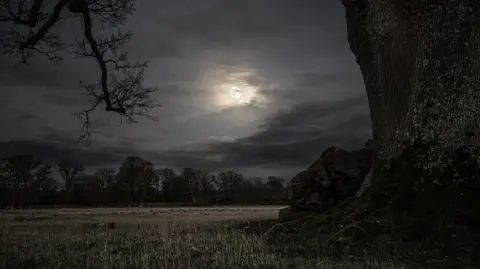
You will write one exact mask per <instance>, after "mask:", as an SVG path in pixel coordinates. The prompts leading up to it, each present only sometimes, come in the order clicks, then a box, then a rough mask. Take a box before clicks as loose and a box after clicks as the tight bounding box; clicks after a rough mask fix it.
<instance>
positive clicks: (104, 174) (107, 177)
mask: <svg viewBox="0 0 480 269" xmlns="http://www.w3.org/2000/svg"><path fill="white" fill-rule="evenodd" d="M95 175H97V176H98V177H99V178H100V180H101V182H102V188H106V187H107V186H108V185H110V184H112V183H113V181H114V180H115V170H114V169H113V168H98V169H97V171H96V172H95Z"/></svg>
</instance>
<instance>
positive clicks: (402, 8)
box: [342, 0, 480, 233]
mask: <svg viewBox="0 0 480 269" xmlns="http://www.w3.org/2000/svg"><path fill="white" fill-rule="evenodd" d="M342 2H343V4H344V6H345V11H346V19H347V29H348V41H349V43H350V47H351V50H352V51H353V53H354V54H355V56H356V59H357V63H358V65H359V66H360V69H361V72H362V74H363V77H364V82H365V87H366V91H367V95H368V100H369V106H370V115H371V118H372V122H373V135H374V139H375V141H376V142H377V145H378V150H377V152H376V154H375V156H376V160H375V162H374V164H375V167H374V170H373V178H372V187H371V190H370V192H369V194H370V195H371V196H370V197H369V199H370V200H369V201H374V200H375V199H377V205H379V204H380V203H379V201H382V203H383V207H388V209H389V210H390V211H389V212H390V213H389V214H391V213H392V211H395V210H397V211H399V210H400V209H398V208H401V207H403V208H402V209H403V213H402V214H404V215H402V216H405V214H408V215H409V217H408V218H410V219H411V218H413V217H412V214H414V213H413V212H415V214H416V215H415V216H422V217H424V216H426V214H431V213H432V212H437V213H438V214H437V215H438V216H437V217H439V216H440V218H442V219H441V222H440V223H442V224H443V223H446V224H454V225H457V224H461V225H467V226H469V228H471V229H475V230H476V232H479V233H480V228H479V227H480V217H479V216H480V212H479V208H478V206H474V204H476V205H478V204H479V203H480V195H479V192H480V179H479V176H480V170H479V169H478V167H479V166H478V163H479V156H480V155H479V148H480V147H479V141H480V140H479V138H480V133H479V131H480V129H479V127H480V125H479V123H480V89H479V88H480V80H479V79H480V77H479V75H480V1H478V0H437V1H434V0H343V1H342ZM385 171H386V172H385ZM367 178H368V179H370V177H367ZM395 180H396V182H395V183H394V185H395V186H394V187H393V188H392V186H388V187H385V185H388V184H392V183H385V182H388V181H390V182H393V181H395ZM402 184H403V185H402ZM380 186H384V187H380ZM392 189H395V190H392ZM380 196H383V198H381V199H380V198H379V197H380ZM387 196H389V197H387ZM400 196H403V197H400ZM393 204H396V206H393ZM392 209H393V210H392ZM422 209H423V210H422ZM377 212H378V211H377ZM475 214H477V217H475ZM437 220H438V218H437ZM438 223H439V222H437V224H438ZM474 223H476V224H474ZM439 225H440V224H439ZM447 226H453V225H446V226H445V227H447ZM474 227H476V228H474ZM471 229H470V230H469V231H470V232H472V230H471Z"/></svg>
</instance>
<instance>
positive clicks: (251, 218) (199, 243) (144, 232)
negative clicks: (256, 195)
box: [0, 207, 405, 269]
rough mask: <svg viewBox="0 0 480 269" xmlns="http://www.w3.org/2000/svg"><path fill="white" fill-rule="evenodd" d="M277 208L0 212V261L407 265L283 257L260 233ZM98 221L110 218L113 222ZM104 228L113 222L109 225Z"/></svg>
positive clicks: (224, 266)
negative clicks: (254, 229) (252, 228)
mask: <svg viewBox="0 0 480 269" xmlns="http://www.w3.org/2000/svg"><path fill="white" fill-rule="evenodd" d="M280 208H281V207H218V208H132V209H129V208H106V209H103V208H97V209H54V210H53V209H42V210H40V209H39V210H33V211H28V210H25V211H16V212H7V211H2V212H0V214H1V215H0V267H1V268H12V269H13V268H16V269H22V268H45V269H46V268H68V269H74V268H82V269H84V268H85V269H86V268H102V269H107V268H108V269H110V268H112V269H113V268H115V269H124V268H125V269H126V268H132V269H133V268H145V269H147V268H156V269H177V268H179V269H187V268H188V269H190V268H192V269H193V268H195V269H217V268H218V269H230V268H260V269H267V268H285V269H286V268H369V269H370V268H391V269H399V268H405V267H403V266H401V265H395V264H392V263H390V262H379V261H376V260H375V259H372V258H369V257H365V258H362V260H361V261H359V260H356V261H353V260H350V259H349V258H348V257H346V258H345V259H342V260H336V261H334V260H329V259H323V258H322V257H317V258H309V259H306V258H301V257H296V258H291V257H290V258H286V257H288V255H280V254H274V253H273V252H272V251H271V248H270V246H268V245H266V244H265V240H264V239H263V236H262V234H261V233H249V232H247V230H249V229H248V227H249V225H251V224H253V223H257V222H258V221H259V220H268V219H274V218H276V216H277V212H278V210H279V209H280ZM101 223H115V226H114V228H113V229H109V227H108V225H101ZM110 228H112V227H111V226H110Z"/></svg>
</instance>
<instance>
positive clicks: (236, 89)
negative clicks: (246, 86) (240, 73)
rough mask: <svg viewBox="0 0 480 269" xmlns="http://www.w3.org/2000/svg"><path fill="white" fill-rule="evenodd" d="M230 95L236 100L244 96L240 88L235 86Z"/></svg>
mask: <svg viewBox="0 0 480 269" xmlns="http://www.w3.org/2000/svg"><path fill="white" fill-rule="evenodd" d="M230 95H231V96H232V97H233V98H235V99H238V98H240V97H241V96H242V93H241V92H240V88H239V87H237V86H233V87H232V88H231V89H230Z"/></svg>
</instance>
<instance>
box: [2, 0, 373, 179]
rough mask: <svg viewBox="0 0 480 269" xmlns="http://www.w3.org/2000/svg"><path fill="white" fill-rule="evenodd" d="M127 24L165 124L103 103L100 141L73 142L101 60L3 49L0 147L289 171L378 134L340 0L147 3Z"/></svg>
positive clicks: (97, 118) (103, 161) (95, 160)
mask: <svg viewBox="0 0 480 269" xmlns="http://www.w3.org/2000/svg"><path fill="white" fill-rule="evenodd" d="M127 26H128V27H129V28H130V29H131V30H132V32H133V34H134V36H133V38H132V40H131V41H130V42H129V43H128V45H127V49H128V51H129V53H130V57H131V59H138V60H148V61H149V68H148V70H147V72H146V77H145V83H146V84H147V85H148V86H155V87H157V88H158V89H159V92H158V93H156V94H155V98H156V99H157V100H158V102H159V103H160V104H161V107H160V108H157V109H156V110H155V111H154V115H155V116H157V117H158V118H159V123H158V124H157V123H155V122H151V121H148V120H144V119H141V120H140V122H139V123H137V124H134V125H126V124H123V125H120V121H119V118H118V116H116V115H113V114H109V113H106V112H104V111H102V110H101V109H100V110H98V111H96V112H95V114H94V115H93V116H94V122H93V126H92V127H93V130H94V135H93V138H92V139H93V141H92V143H93V144H92V145H91V146H90V147H86V146H85V145H84V144H82V143H79V144H78V143H76V139H77V137H78V136H79V134H80V131H81V130H80V128H81V125H82V122H81V121H79V120H78V119H77V118H76V117H75V116H74V115H73V113H75V112H78V111H80V110H81V109H82V108H85V107H87V106H88V100H87V99H86V98H85V96H83V95H82V90H81V89H80V88H79V87H78V82H79V80H87V81H88V80H96V79H97V76H98V70H97V66H96V65H95V63H94V62H92V61H89V60H69V59H66V60H65V62H63V63H61V64H60V65H55V64H53V63H51V62H49V61H48V60H46V59H41V58H40V59H34V61H32V64H31V65H30V66H20V67H14V62H13V61H12V60H10V59H8V58H6V57H3V56H2V57H3V58H0V81H1V82H2V83H1V86H0V92H1V96H2V97H1V98H0V109H1V113H0V124H1V126H3V128H2V129H3V130H2V132H0V152H1V154H2V155H11V154H17V153H30V154H34V155H36V156H38V157H39V158H42V159H44V160H46V161H49V162H57V161H58V160H59V159H61V158H74V159H77V160H78V161H80V162H82V163H84V164H85V165H86V166H88V167H89V168H91V169H94V168H96V167H106V166H107V167H108V166H111V167H118V165H119V164H120V163H121V161H122V160H123V159H124V158H125V157H126V156H128V155H139V156H142V157H144V158H147V159H148V160H150V161H152V162H154V163H155V164H156V165H157V166H158V167H173V168H176V169H180V168H182V167H195V168H203V169H206V170H209V171H219V170H226V169H233V168H235V169H236V170H237V171H241V172H244V173H245V174H246V175H247V176H252V177H253V176H267V175H277V176H284V177H291V176H293V175H294V174H295V173H297V172H299V171H300V170H301V169H304V168H305V167H307V166H308V165H309V164H310V163H312V162H313V161H314V160H315V159H316V158H318V157H319V155H320V154H321V152H322V151H323V150H324V149H325V148H326V147H328V146H332V145H335V146H339V147H342V148H346V149H354V148H359V147H361V146H363V144H364V143H365V142H366V140H367V139H368V138H369V137H370V136H371V126H370V117H369V111H368V103H367V97H366V94H365V89H364V84H363V80H362V77H361V73H360V70H359V68H358V66H357V65H356V63H355V59H354V56H353V54H352V53H351V51H350V49H349V46H348V42H347V35H346V26H345V17H344V10H343V7H342V5H341V2H340V1H334V0H332V1H287V0H248V1H240V0H232V1H226V0H205V1H193V0H169V1H167V0H162V1H158V0H142V1H138V5H137V11H136V13H135V14H134V16H133V17H131V18H130V19H129V21H128V23H127ZM236 89H238V93H234V92H235V90H236ZM232 92H233V93H232Z"/></svg>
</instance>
